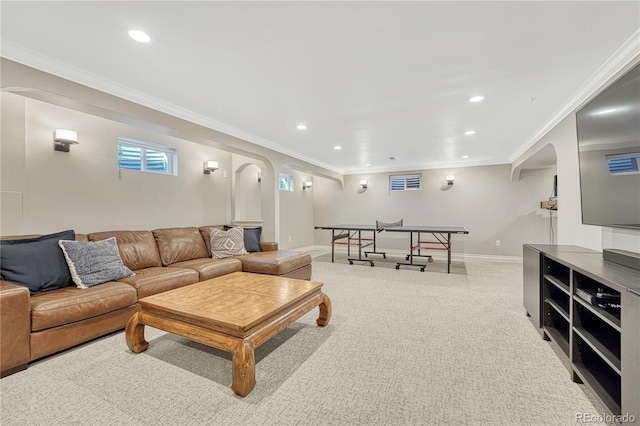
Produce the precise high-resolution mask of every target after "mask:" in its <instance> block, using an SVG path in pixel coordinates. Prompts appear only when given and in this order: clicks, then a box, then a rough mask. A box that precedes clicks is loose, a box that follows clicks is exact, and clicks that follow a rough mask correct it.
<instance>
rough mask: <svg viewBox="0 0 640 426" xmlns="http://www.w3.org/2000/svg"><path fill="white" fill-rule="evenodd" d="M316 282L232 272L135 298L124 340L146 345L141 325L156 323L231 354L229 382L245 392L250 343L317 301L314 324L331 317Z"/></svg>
mask: <svg viewBox="0 0 640 426" xmlns="http://www.w3.org/2000/svg"><path fill="white" fill-rule="evenodd" d="M321 287H322V283H319V282H314V281H304V280H296V279H292V278H282V277H276V276H272V275H262V274H253V273H247V272H234V273H232V274H228V275H224V276H222V277H218V278H213V279H210V280H206V281H202V282H200V283H197V284H192V285H188V286H186V287H181V288H178V289H175V290H169V291H166V292H164V293H160V294H156V295H153V296H148V297H144V298H142V299H140V300H138V303H139V304H140V307H141V308H140V311H138V312H136V313H135V314H133V316H132V317H131V318H130V319H129V322H128V323H127V327H126V331H125V336H126V340H127V346H129V349H131V351H132V352H134V353H140V352H142V351H144V350H146V349H147V347H148V346H149V343H148V342H147V341H146V340H145V339H144V326H145V325H148V326H150V327H155V328H159V329H161V330H164V331H168V332H170V333H174V334H178V335H180V336H184V337H186V338H189V339H191V340H194V341H196V342H199V343H203V344H205V345H208V346H212V347H214V348H218V349H221V350H223V351H227V352H231V353H232V354H233V372H232V378H233V384H232V385H231V388H232V389H233V391H234V392H235V393H237V394H238V395H240V396H246V395H248V394H249V392H251V391H252V390H253V388H254V386H255V384H256V376H255V363H256V362H255V356H254V349H255V348H256V347H258V346H260V345H261V344H263V343H264V342H266V341H267V340H269V339H270V338H271V337H273V336H275V335H276V334H277V333H278V332H280V331H282V330H284V329H285V328H286V327H287V326H288V325H289V324H291V323H292V322H294V321H295V320H297V319H298V318H300V317H301V316H303V315H304V314H306V313H307V312H309V311H310V310H312V309H313V308H315V307H316V306H318V307H319V308H320V316H319V317H318V319H317V321H316V322H317V324H318V325H319V326H321V327H324V326H325V325H327V324H328V323H329V320H330V319H331V301H330V300H329V298H328V297H327V295H326V294H324V293H322V292H321V291H320V289H321Z"/></svg>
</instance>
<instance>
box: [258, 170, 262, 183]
mask: <svg viewBox="0 0 640 426" xmlns="http://www.w3.org/2000/svg"><path fill="white" fill-rule="evenodd" d="M258 182H262V173H261V172H258Z"/></svg>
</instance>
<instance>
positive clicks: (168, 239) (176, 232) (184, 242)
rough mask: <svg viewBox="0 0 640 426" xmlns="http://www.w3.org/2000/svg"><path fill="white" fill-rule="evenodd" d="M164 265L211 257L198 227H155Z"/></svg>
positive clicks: (155, 234) (154, 232) (154, 233)
mask: <svg viewBox="0 0 640 426" xmlns="http://www.w3.org/2000/svg"><path fill="white" fill-rule="evenodd" d="M152 232H153V236H154V237H155V238H156V244H157V245H158V251H159V252H160V258H161V259H162V266H167V265H171V264H172V263H176V262H184V261H186V260H192V259H201V258H203V257H211V256H210V255H209V252H208V251H207V246H206V244H205V243H204V240H203V239H202V235H201V234H200V231H198V228H195V227H190V228H164V229H154V230H153V231H152Z"/></svg>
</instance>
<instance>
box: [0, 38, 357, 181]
mask: <svg viewBox="0 0 640 426" xmlns="http://www.w3.org/2000/svg"><path fill="white" fill-rule="evenodd" d="M0 56H1V57H3V58H6V59H9V60H11V61H14V62H18V63H20V64H23V65H26V66H28V67H31V68H35V69H38V70H40V71H43V72H46V73H49V74H52V75H55V76H57V77H60V78H64V79H65V80H69V81H72V82H74V83H78V84H82V85H84V86H87V87H90V88H92V89H95V90H99V91H101V92H105V93H108V94H110V95H113V96H117V97H119V98H122V99H125V100H127V101H130V102H134V103H136V104H139V105H142V106H145V107H148V108H152V109H154V110H157V111H160V112H163V113H165V114H169V115H172V116H174V117H177V118H180V119H182V120H186V121H189V122H192V123H195V124H198V125H201V126H204V127H207V128H209V129H212V130H216V131H218V132H222V133H225V134H227V135H230V136H233V137H236V138H238V139H242V140H245V141H247V142H250V143H253V144H255V145H259V146H261V147H263V148H267V149H270V150H272V151H275V152H278V153H280V154H284V155H287V156H289V157H293V158H296V159H298V160H301V161H304V162H307V163H309V164H313V165H314V166H317V167H321V168H324V169H326V170H329V171H332V172H334V173H338V174H344V170H342V169H340V168H337V167H335V166H332V165H330V164H326V163H323V162H321V161H318V160H316V159H314V158H311V157H308V156H306V155H304V154H301V153H299V152H297V151H294V150H291V149H289V148H286V147H284V146H282V145H278V144H277V143H275V142H272V141H270V140H268V139H265V138H262V137H260V136H257V135H254V134H252V133H249V132H246V131H244V130H241V129H238V128H236V127H233V126H230V125H228V124H226V123H223V122H220V121H217V120H212V119H211V118H208V117H205V116H203V115H201V114H197V113H194V112H192V111H190V110H188V109H186V108H182V107H179V106H177V105H174V104H172V103H169V102H165V101H163V100H161V99H159V98H156V97H153V96H150V95H148V94H146V93H144V92H141V91H138V90H135V89H133V88H131V87H128V86H124V85H121V84H118V83H115V82H113V81H111V80H107V79H104V78H102V77H99V76H97V75H95V74H92V73H89V72H87V71H85V70H83V69H80V68H77V67H74V66H71V65H68V64H65V63H62V62H60V61H58V60H56V59H53V58H51V57H49V56H46V55H41V54H39V53H36V52H34V51H32V50H29V49H25V48H23V47H21V46H18V45H16V44H14V43H11V42H6V41H3V42H2V51H1V52H0Z"/></svg>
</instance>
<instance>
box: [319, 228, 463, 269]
mask: <svg viewBox="0 0 640 426" xmlns="http://www.w3.org/2000/svg"><path fill="white" fill-rule="evenodd" d="M315 229H325V230H331V262H334V260H335V246H336V245H346V246H347V260H348V261H349V264H351V265H353V262H369V263H370V265H371V266H375V264H374V262H373V260H372V259H368V258H367V257H368V254H383V255H384V257H385V258H386V254H385V253H384V252H377V251H376V234H377V233H379V232H381V231H387V232H404V233H408V234H409V254H407V255H406V258H405V260H406V262H397V263H396V269H400V266H403V265H404V266H417V267H419V268H420V271H421V272H424V270H425V268H426V266H427V265H425V264H422V263H414V258H420V257H424V258H427V259H428V261H429V262H431V261H432V257H431V255H429V254H424V253H423V252H424V251H426V250H446V251H447V273H451V235H453V234H468V233H469V231H468V230H467V228H465V227H464V226H412V225H402V226H390V227H385V228H384V229H380V228H377V227H376V226H374V225H329V226H316V227H315ZM336 232H337V233H336ZM363 232H372V233H373V237H366V236H365V238H363V237H362V233H363ZM423 234H430V235H431V236H432V237H433V239H432V240H425V239H423V236H422V235H423ZM344 239H346V240H347V241H346V242H344V241H341V240H344ZM352 245H353V246H357V247H358V257H357V258H356V257H351V246H352ZM370 246H373V251H369V252H365V251H363V249H364V248H366V247H370ZM363 253H364V255H365V258H367V259H365V258H363V257H362V254H363Z"/></svg>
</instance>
